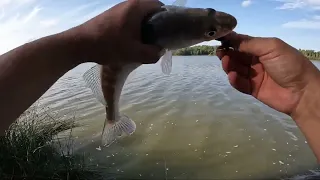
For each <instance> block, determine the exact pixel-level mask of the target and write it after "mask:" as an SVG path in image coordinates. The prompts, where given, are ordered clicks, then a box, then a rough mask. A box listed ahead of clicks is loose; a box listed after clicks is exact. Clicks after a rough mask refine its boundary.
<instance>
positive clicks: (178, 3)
mask: <svg viewBox="0 0 320 180" xmlns="http://www.w3.org/2000/svg"><path fill="white" fill-rule="evenodd" d="M186 4H187V0H175V1H174V2H173V3H172V5H174V6H185V5H186Z"/></svg>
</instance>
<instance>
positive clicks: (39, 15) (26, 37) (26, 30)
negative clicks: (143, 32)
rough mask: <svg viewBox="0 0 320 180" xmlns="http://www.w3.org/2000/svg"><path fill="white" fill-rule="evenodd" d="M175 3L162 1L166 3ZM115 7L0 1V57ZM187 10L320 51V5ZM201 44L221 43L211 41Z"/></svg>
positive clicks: (236, 1) (317, 1)
mask: <svg viewBox="0 0 320 180" xmlns="http://www.w3.org/2000/svg"><path fill="white" fill-rule="evenodd" d="M173 1H174V0H162V2H163V3H165V4H171V3H172V2H173ZM119 2H121V0H100V1H99V0H0V54H3V53H6V52H8V51H10V50H12V49H14V48H16V47H18V46H20V45H23V44H24V43H26V42H29V41H32V40H35V39H38V38H41V37H44V36H47V35H51V34H55V33H59V32H62V31H64V30H67V29H69V28H72V27H74V26H77V25H79V24H81V23H83V22H85V21H87V20H89V19H91V18H93V17H94V16H96V15H98V14H100V13H102V12H103V11H105V10H107V9H109V8H110V7H112V6H114V5H115V4H117V3H119ZM187 6H188V7H201V8H213V9H216V10H218V11H224V12H227V13H230V14H232V15H234V16H235V17H236V18H237V20H238V26H237V27H236V29H235V31H236V32H238V33H243V34H249V35H251V36H260V37H278V38H281V39H282V40H284V41H285V42H287V43H288V44H290V45H292V46H294V47H295V48H301V49H313V50H316V51H320V0H188V1H187ZM190 28H192V27H190ZM201 44H209V45H217V44H220V43H219V42H217V41H214V40H213V41H210V42H205V43H201Z"/></svg>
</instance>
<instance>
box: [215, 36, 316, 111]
mask: <svg viewBox="0 0 320 180" xmlns="http://www.w3.org/2000/svg"><path fill="white" fill-rule="evenodd" d="M225 44H229V45H230V46H232V47H233V48H234V50H217V56H218V57H219V58H220V59H221V60H222V66H223V69H224V71H225V72H226V73H227V74H228V78H229V81H230V84H231V85H232V86H233V87H234V88H236V89H237V90H239V91H240V92H243V93H246V94H249V95H252V96H254V97H255V98H257V99H258V100H260V101H261V102H263V103H265V104H266V105H268V106H270V107H271V108H274V109H276V110H278V111H280V112H283V113H286V114H288V115H291V114H292V113H293V112H294V111H295V109H296V107H297V105H298V104H299V102H300V100H301V97H302V95H303V94H304V92H305V91H306V89H307V87H308V85H309V84H310V83H312V82H314V81H316V79H317V78H319V71H318V69H317V68H316V67H315V66H314V65H313V64H312V63H311V61H309V60H308V59H307V58H306V57H305V56H304V55H303V54H301V53H300V52H299V51H298V50H296V49H294V48H293V47H291V46H289V45H288V44H286V43H285V42H283V41H282V40H280V39H277V38H260V37H250V36H247V35H242V34H237V33H231V34H229V35H227V36H226V37H224V39H223V40H222V46H225ZM219 49H221V48H219ZM318 80H319V79H318Z"/></svg>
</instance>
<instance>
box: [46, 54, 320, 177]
mask: <svg viewBox="0 0 320 180" xmlns="http://www.w3.org/2000/svg"><path fill="white" fill-rule="evenodd" d="M315 63H316V62H315ZM92 65H93V64H91V63H88V64H82V65H80V66H78V67H76V68H75V69H73V70H71V71H70V72H68V73H67V74H66V75H65V76H63V77H62V78H61V79H59V81H58V82H56V83H55V85H54V86H52V87H51V88H50V90H49V91H48V92H47V93H46V94H45V95H44V96H43V97H42V98H41V102H42V105H44V106H47V107H49V108H50V109H51V110H53V111H55V112H58V113H59V114H62V115H65V116H70V117H72V116H74V115H75V116H76V118H77V119H78V121H79V122H81V123H83V124H84V125H85V126H84V127H81V128H79V129H78V130H76V131H75V134H76V136H77V138H78V141H77V145H78V146H77V147H78V148H79V149H78V150H79V151H83V152H86V153H90V154H91V155H92V156H93V157H92V159H91V161H94V162H96V163H97V165H98V166H99V165H100V166H104V167H107V169H106V172H109V173H110V172H111V173H116V174H117V175H118V176H120V177H126V178H128V177H129V178H132V179H135V178H136V179H258V178H260V179H261V178H266V179H272V178H279V177H286V176H292V175H296V174H299V173H304V172H306V171H308V170H310V169H314V168H315V167H316V165H317V163H316V158H315V156H314V155H313V153H312V151H311V150H310V148H309V146H308V144H307V143H306V141H305V138H304V137H303V135H302V133H301V132H300V131H299V129H298V128H297V127H296V125H295V123H294V122H293V121H292V119H290V117H288V116H286V115H284V114H281V113H279V112H276V111H274V110H272V109H271V108H269V107H267V106H265V105H263V104H261V103H260V102H258V101H257V100H255V99H254V98H252V97H251V96H247V95H244V94H241V93H240V92H238V91H236V90H234V89H233V88H232V87H231V86H230V85H229V82H228V81H227V77H226V75H225V73H224V72H223V71H222V69H221V62H220V61H219V60H218V58H217V57H215V56H211V57H207V56H199V57H198V56H193V57H183V56H181V57H174V59H173V69H172V73H171V75H169V76H167V75H164V74H162V72H161V68H160V65H159V64H154V65H143V66H141V67H139V68H138V69H137V70H136V72H135V73H134V74H133V76H132V78H131V80H130V81H128V82H127V83H126V85H125V86H124V89H123V92H122V96H121V101H120V105H121V112H122V113H124V114H126V115H128V116H129V117H131V118H132V119H133V120H134V121H135V122H136V124H137V130H136V132H135V133H134V134H133V135H132V136H129V137H126V138H124V139H121V140H119V141H118V142H117V143H114V144H113V145H112V146H110V147H108V148H102V150H97V149H96V148H98V147H99V141H98V140H99V135H100V133H101V130H102V127H103V121H104V119H105V112H104V108H103V106H102V105H101V104H99V103H98V101H96V99H94V97H93V95H92V93H91V90H90V89H88V88H86V86H85V84H84V81H83V79H82V74H83V73H84V72H85V71H86V70H87V69H88V68H90V67H91V66H92ZM317 65H318V66H320V65H319V64H317Z"/></svg>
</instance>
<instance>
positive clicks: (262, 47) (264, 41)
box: [219, 32, 284, 57]
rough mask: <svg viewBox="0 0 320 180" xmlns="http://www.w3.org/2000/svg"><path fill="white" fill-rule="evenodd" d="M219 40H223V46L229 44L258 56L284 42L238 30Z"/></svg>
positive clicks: (238, 49) (271, 50)
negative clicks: (249, 34)
mask: <svg viewBox="0 0 320 180" xmlns="http://www.w3.org/2000/svg"><path fill="white" fill-rule="evenodd" d="M219 41H221V42H222V46H229V47H232V48H234V49H235V50H237V51H239V52H243V53H248V54H251V55H253V56H257V57H261V56H264V55H267V54H269V53H271V52H273V51H274V50H276V49H278V48H279V46H282V45H283V44H284V43H283V41H281V40H280V39H278V38H263V37H253V36H248V35H245V34H238V33H236V32H232V33H230V34H228V35H226V36H225V37H223V38H220V39H219Z"/></svg>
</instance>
